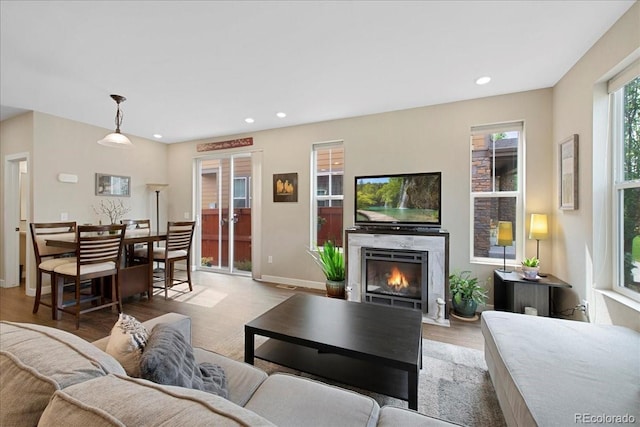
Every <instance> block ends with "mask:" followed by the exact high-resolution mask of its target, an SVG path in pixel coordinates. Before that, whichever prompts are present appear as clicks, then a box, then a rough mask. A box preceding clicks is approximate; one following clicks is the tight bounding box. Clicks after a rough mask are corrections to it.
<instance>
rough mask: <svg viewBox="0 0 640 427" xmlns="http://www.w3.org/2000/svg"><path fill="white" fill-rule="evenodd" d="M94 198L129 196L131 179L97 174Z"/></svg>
mask: <svg viewBox="0 0 640 427" xmlns="http://www.w3.org/2000/svg"><path fill="white" fill-rule="evenodd" d="M96 196H114V197H129V196H131V177H129V176H119V175H107V174H104V173H97V174H96Z"/></svg>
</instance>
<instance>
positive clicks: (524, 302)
mask: <svg viewBox="0 0 640 427" xmlns="http://www.w3.org/2000/svg"><path fill="white" fill-rule="evenodd" d="M570 287H571V285H570V284H568V283H567V282H564V281H562V280H560V279H558V278H557V277H555V276H552V275H551V274H549V275H548V276H547V277H541V278H540V279H539V280H537V281H534V280H526V279H525V278H524V276H522V274H521V273H519V272H517V271H511V272H504V271H501V270H494V272H493V304H494V308H495V309H496V310H500V311H510V312H512V313H524V308H525V307H534V308H535V309H537V310H538V316H546V317H549V316H550V315H551V292H552V289H551V288H570Z"/></svg>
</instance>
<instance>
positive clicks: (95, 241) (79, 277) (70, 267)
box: [54, 224, 126, 329]
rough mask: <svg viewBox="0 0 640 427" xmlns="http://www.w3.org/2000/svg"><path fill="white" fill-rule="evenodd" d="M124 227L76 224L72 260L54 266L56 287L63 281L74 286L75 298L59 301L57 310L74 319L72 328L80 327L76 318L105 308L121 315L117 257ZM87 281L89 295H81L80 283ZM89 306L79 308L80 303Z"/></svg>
mask: <svg viewBox="0 0 640 427" xmlns="http://www.w3.org/2000/svg"><path fill="white" fill-rule="evenodd" d="M125 229H126V225H124V224H120V225H117V224H112V225H79V226H78V228H77V230H76V261H75V262H73V263H68V264H64V265H61V266H59V267H57V268H56V269H55V270H54V272H55V274H56V278H57V280H58V286H60V284H61V283H62V282H63V280H65V279H70V280H73V281H74V283H75V285H76V286H75V298H74V299H72V300H71V301H69V302H66V303H65V302H64V301H60V302H59V303H58V307H57V308H58V310H60V311H62V312H65V313H69V314H73V315H74V316H75V317H76V329H78V328H79V327H80V315H81V314H84V313H88V312H90V311H94V310H99V309H102V308H106V307H117V309H118V312H119V313H120V312H122V302H121V301H120V286H119V285H120V284H119V273H120V254H121V253H122V243H123V239H124V233H125ZM105 277H109V278H110V279H111V297H110V299H109V301H107V299H106V298H105V286H104V282H105V281H104V279H105ZM89 280H91V282H92V286H91V288H90V289H91V292H90V293H89V294H86V293H81V283H82V282H86V281H89ZM87 302H92V305H91V306H89V307H86V308H81V305H82V304H85V303H87Z"/></svg>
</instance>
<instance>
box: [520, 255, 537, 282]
mask: <svg viewBox="0 0 640 427" xmlns="http://www.w3.org/2000/svg"><path fill="white" fill-rule="evenodd" d="M539 270H540V260H539V259H538V258H536V257H531V258H525V259H524V260H523V261H522V275H523V276H524V278H525V279H529V280H535V279H537V278H538V271H539Z"/></svg>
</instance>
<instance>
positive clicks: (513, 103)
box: [169, 89, 554, 286]
mask: <svg viewBox="0 0 640 427" xmlns="http://www.w3.org/2000/svg"><path fill="white" fill-rule="evenodd" d="M551 100H552V94H551V89H543V90H537V91H530V92H523V93H516V94H510V95H504V96H496V97H491V98H484V99H477V100H472V101H464V102H456V103H451V104H444V105H437V106H433V107H424V108H416V109H411V110H404V111H396V112H390V113H384V114H376V115H370V116H364V117H356V118H350V119H343V120H335V121H328V122H322V123H314V124H309V125H303V126H295V127H289V128H282V129H274V130H269V131H262V132H255V133H251V134H245V135H232V136H227V137H224V138H218V139H211V140H203V141H193V142H186V143H181V144H173V145H171V146H170V147H169V155H170V158H171V159H172V166H171V170H170V173H169V177H170V182H171V185H172V186H173V187H180V188H185V189H188V188H191V180H192V166H193V159H194V158H195V157H198V156H202V153H198V152H197V151H196V146H197V144H198V143H200V142H214V141H218V140H226V139H235V138H242V137H246V136H251V137H253V140H254V145H253V147H251V149H253V150H261V151H262V152H263V166H262V168H263V185H262V188H260V189H258V190H260V191H262V195H263V201H264V202H263V204H262V217H261V221H262V227H261V229H262V242H263V243H262V246H261V248H260V250H261V253H262V254H261V260H260V261H261V265H262V275H263V277H266V278H269V279H271V280H273V279H276V280H281V281H283V282H286V283H299V284H302V285H307V286H314V285H316V286H317V285H319V286H322V283H323V282H324V280H323V276H322V273H321V272H320V270H319V269H318V267H317V266H316V265H315V264H314V263H313V260H312V258H311V257H310V256H309V255H308V254H307V253H306V249H307V247H308V246H309V235H310V230H309V222H310V201H309V197H310V171H309V169H310V167H309V162H310V155H311V150H312V144H314V143H318V142H323V141H335V140H342V141H344V147H345V159H346V160H345V214H344V219H345V226H351V225H352V224H353V184H352V183H353V177H354V176H356V175H366V174H382V173H404V172H419V171H442V173H443V178H442V179H443V206H442V212H443V214H442V215H443V227H444V228H446V229H448V230H449V232H450V233H451V241H450V248H451V259H450V266H451V269H452V270H453V269H471V270H473V271H475V272H476V273H477V274H478V275H479V276H480V277H482V278H489V277H490V276H491V272H492V270H493V268H495V265H494V266H481V265H470V264H469V239H470V230H469V227H470V211H469V203H470V202H469V173H470V172H469V156H470V151H469V150H470V148H469V144H470V139H469V138H470V128H471V126H474V125H481V124H487V123H495V122H503V121H514V120H524V121H525V124H526V137H527V140H526V145H527V148H526V162H527V169H528V173H527V177H526V178H527V186H526V196H527V200H528V205H527V208H526V211H527V213H529V212H530V211H531V212H533V211H535V212H548V211H550V210H551V207H552V201H553V199H552V194H551V192H550V191H549V188H551V186H552V175H553V170H554V167H553V164H552V162H551V161H550V159H551V158H552V157H553V153H552V148H554V145H553V143H552V137H551V127H552V122H551ZM214 154H218V153H214ZM286 172H297V173H298V182H299V193H298V200H299V201H298V203H273V201H272V196H271V194H272V188H271V185H272V180H271V176H272V175H273V174H274V173H286ZM191 197H192V195H191V193H190V192H188V191H183V192H180V193H174V192H172V193H171V204H172V205H175V206H170V214H172V215H179V214H180V212H181V208H178V206H190V205H191V204H192V199H191ZM521 237H524V234H523V236H521ZM526 245H527V251H528V253H532V252H533V251H535V242H534V241H528V240H527V242H526ZM541 252H542V253H541V258H542V260H543V263H544V262H547V263H548V264H550V263H551V258H552V248H551V247H547V245H546V243H545V242H542V243H541ZM268 256H272V257H273V263H271V264H269V263H267V262H266V260H267V257H268ZM496 265H497V264H496ZM310 282H311V283H310ZM313 282H315V283H313Z"/></svg>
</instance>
